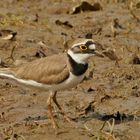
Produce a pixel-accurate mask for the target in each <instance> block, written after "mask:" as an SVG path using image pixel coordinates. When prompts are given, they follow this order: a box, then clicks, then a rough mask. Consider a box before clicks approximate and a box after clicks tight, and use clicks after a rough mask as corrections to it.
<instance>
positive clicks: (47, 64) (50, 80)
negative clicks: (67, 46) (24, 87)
mask: <svg viewBox="0 0 140 140" xmlns="http://www.w3.org/2000/svg"><path fill="white" fill-rule="evenodd" d="M66 63H67V57H66V55H65V54H60V55H58V54H57V55H52V56H48V57H46V58H41V59H38V60H35V61H32V62H29V63H26V64H24V65H22V66H20V67H17V68H14V69H12V71H13V72H14V75H15V76H16V77H17V78H21V79H26V80H35V81H37V82H40V83H44V84H58V83H61V82H62V81H65V80H66V79H67V78H68V77H69V70H68V67H67V64H66Z"/></svg>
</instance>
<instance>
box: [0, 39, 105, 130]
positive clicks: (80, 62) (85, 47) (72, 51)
mask: <svg viewBox="0 0 140 140" xmlns="http://www.w3.org/2000/svg"><path fill="white" fill-rule="evenodd" d="M101 51H102V47H101V45H100V44H99V43H97V42H95V41H93V40H92V39H78V40H77V41H76V42H74V43H73V44H72V46H71V48H69V49H68V51H67V52H66V53H62V54H55V55H52V56H48V57H45V58H40V59H37V60H34V61H32V62H28V63H26V64H23V65H20V66H18V67H16V68H2V69H0V76H1V77H5V78H9V79H13V80H15V81H17V82H18V83H21V84H23V85H26V86H30V87H35V88H40V89H43V90H48V91H49V92H50V94H49V97H48V100H47V107H48V114H49V116H50V119H51V121H52V124H53V127H54V128H56V123H55V120H54V117H53V112H52V106H51V101H52V100H53V101H54V103H55V104H56V106H57V107H58V109H59V110H60V112H61V114H62V115H63V116H64V118H65V119H66V120H67V121H69V118H68V117H67V116H66V114H65V113H64V112H63V110H62V108H61V106H60V105H59V103H58V102H57V99H56V95H57V91H59V90H63V89H68V88H72V87H75V86H76V85H77V84H78V83H80V82H81V81H82V80H83V78H84V76H85V73H86V71H87V69H88V58H90V57H91V56H94V55H97V56H101V57H102V55H101Z"/></svg>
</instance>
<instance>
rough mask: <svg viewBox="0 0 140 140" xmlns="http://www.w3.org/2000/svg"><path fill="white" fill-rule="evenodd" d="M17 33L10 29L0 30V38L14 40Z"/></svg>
mask: <svg viewBox="0 0 140 140" xmlns="http://www.w3.org/2000/svg"><path fill="white" fill-rule="evenodd" d="M16 35H17V32H14V31H12V30H4V29H3V30H0V38H1V39H3V40H14V39H15V37H16Z"/></svg>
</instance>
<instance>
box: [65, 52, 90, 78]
mask: <svg viewBox="0 0 140 140" xmlns="http://www.w3.org/2000/svg"><path fill="white" fill-rule="evenodd" d="M68 58H69V62H70V65H71V67H72V70H71V72H72V73H73V74H74V75H76V76H80V75H82V74H84V73H85V72H86V70H87V69H88V63H86V64H82V63H77V62H76V61H75V60H74V59H73V58H72V57H71V56H70V55H69V54H68Z"/></svg>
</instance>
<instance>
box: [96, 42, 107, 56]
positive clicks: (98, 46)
mask: <svg viewBox="0 0 140 140" xmlns="http://www.w3.org/2000/svg"><path fill="white" fill-rule="evenodd" d="M95 46H96V49H95V51H94V54H95V55H96V56H98V57H104V55H103V51H104V50H105V49H104V48H103V46H102V45H101V44H100V43H98V42H95Z"/></svg>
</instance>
